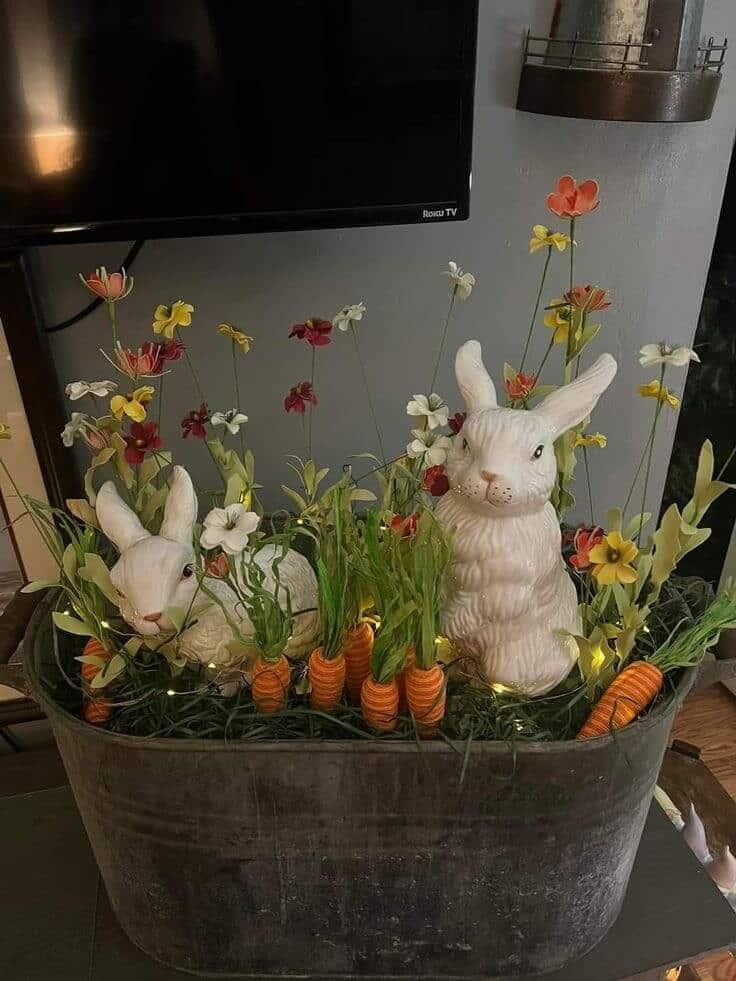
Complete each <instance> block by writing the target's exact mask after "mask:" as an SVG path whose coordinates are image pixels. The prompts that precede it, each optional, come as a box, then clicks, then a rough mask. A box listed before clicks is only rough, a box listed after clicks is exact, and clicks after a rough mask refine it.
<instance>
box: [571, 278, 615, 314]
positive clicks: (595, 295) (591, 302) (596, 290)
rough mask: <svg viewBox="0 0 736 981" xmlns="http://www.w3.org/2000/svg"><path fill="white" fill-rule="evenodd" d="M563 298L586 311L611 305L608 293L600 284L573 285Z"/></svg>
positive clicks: (605, 308) (603, 308) (606, 307)
mask: <svg viewBox="0 0 736 981" xmlns="http://www.w3.org/2000/svg"><path fill="white" fill-rule="evenodd" d="M564 300H565V302H566V303H570V304H571V305H572V306H574V307H576V308H577V309H578V310H585V312H586V313H590V312H591V311H592V310H607V309H608V308H609V307H610V305H611V301H610V300H609V299H608V293H607V292H606V291H605V290H603V289H601V288H600V286H591V285H590V283H589V284H588V285H587V286H573V288H572V289H571V290H568V291H567V293H565V296H564Z"/></svg>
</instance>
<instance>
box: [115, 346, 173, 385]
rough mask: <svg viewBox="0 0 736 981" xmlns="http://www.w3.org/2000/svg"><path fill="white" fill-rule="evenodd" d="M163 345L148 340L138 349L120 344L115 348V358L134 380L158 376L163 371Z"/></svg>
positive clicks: (125, 372)
mask: <svg viewBox="0 0 736 981" xmlns="http://www.w3.org/2000/svg"><path fill="white" fill-rule="evenodd" d="M162 352H163V345H162V344H157V343H156V342H155V341H146V342H145V344H142V345H141V346H140V347H139V348H138V350H137V351H133V350H132V349H131V348H129V347H122V345H120V344H118V345H117V347H116V348H115V360H116V361H117V363H118V367H119V368H120V370H121V371H122V372H123V374H125V375H127V376H128V377H129V378H132V379H133V380H134V381H135V380H137V379H138V378H157V377H158V376H159V375H160V374H161V372H162V371H163V357H162Z"/></svg>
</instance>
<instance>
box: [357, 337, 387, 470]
mask: <svg viewBox="0 0 736 981" xmlns="http://www.w3.org/2000/svg"><path fill="white" fill-rule="evenodd" d="M350 332H351V333H352V335H353V340H354V341H355V354H356V356H357V358H358V364H359V365H360V370H361V372H362V374H363V384H364V385H365V394H366V397H367V398H368V408H369V410H370V413H371V418H372V419H373V425H374V426H375V428H376V437H377V438H378V447H379V449H380V452H381V459H382V460H383V462H384V464H385V463H386V453H385V451H384V449H383V440H382V439H381V429H380V427H379V425H378V419H377V418H376V410H375V408H374V406H373V399H372V397H371V389H370V385H369V384H368V372H367V371H366V370H365V364H364V363H363V358H362V357H361V354H360V344H359V343H358V332H357V331H356V329H355V324H354V323H353V322H352V320H351V321H350Z"/></svg>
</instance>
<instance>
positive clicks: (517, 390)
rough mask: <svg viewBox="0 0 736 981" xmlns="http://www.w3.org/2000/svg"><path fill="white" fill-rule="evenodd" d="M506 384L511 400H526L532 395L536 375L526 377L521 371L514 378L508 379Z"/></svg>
mask: <svg viewBox="0 0 736 981" xmlns="http://www.w3.org/2000/svg"><path fill="white" fill-rule="evenodd" d="M504 384H505V385H506V392H507V394H508V397H509V398H510V399H514V400H516V399H525V398H528V397H529V396H530V395H531V393H532V391H533V389H534V386H535V385H536V384H537V378H536V375H525V374H524V372H523V371H519V372H517V374H516V375H515V376H514V377H513V378H507V379H506V381H505V382H504Z"/></svg>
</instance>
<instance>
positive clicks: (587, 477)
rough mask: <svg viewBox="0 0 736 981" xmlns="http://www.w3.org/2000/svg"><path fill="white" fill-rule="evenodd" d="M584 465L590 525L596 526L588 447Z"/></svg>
mask: <svg viewBox="0 0 736 981" xmlns="http://www.w3.org/2000/svg"><path fill="white" fill-rule="evenodd" d="M583 463H584V464H585V482H586V483H587V485H588V504H589V505H590V523H591V524H592V525H594V524H595V516H594V511H595V509H594V507H593V490H592V488H591V486H590V467H589V466H588V447H587V446H584V447H583Z"/></svg>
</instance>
